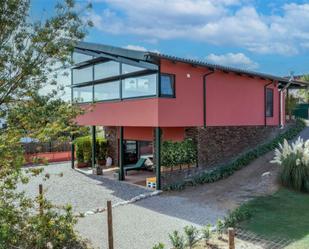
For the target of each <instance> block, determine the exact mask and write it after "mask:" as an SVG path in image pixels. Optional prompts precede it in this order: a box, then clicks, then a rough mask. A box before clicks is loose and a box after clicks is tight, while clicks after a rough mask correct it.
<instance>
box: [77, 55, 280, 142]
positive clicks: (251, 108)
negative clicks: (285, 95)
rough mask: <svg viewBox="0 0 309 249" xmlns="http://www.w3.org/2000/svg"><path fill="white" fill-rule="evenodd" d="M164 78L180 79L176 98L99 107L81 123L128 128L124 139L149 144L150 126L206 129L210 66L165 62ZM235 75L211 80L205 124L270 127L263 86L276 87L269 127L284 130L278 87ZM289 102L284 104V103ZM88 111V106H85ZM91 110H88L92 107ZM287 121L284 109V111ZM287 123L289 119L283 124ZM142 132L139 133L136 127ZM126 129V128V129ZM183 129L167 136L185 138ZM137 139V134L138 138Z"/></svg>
mask: <svg viewBox="0 0 309 249" xmlns="http://www.w3.org/2000/svg"><path fill="white" fill-rule="evenodd" d="M160 68H161V71H160V72H161V73H168V74H173V75H175V89H176V90H175V92H176V94H175V98H162V97H161V98H158V97H151V98H141V99H127V100H116V101H109V102H101V103H96V104H95V105H94V106H93V107H91V108H86V109H87V111H86V113H85V114H84V115H82V116H80V117H78V118H77V122H78V124H80V125H99V126H124V127H132V128H130V129H129V128H127V131H125V136H126V137H128V138H129V137H130V138H133V137H134V136H135V135H134V136H133V135H132V134H136V136H138V137H139V138H141V139H142V138H143V139H146V138H147V139H150V137H151V136H152V134H151V132H152V129H146V127H149V128H150V127H199V126H203V125H204V102H203V101H204V99H203V98H204V93H203V75H204V74H206V73H209V72H210V71H209V69H208V68H206V67H193V66H192V65H190V64H187V63H181V62H177V63H175V62H172V61H169V60H165V59H161V61H160ZM270 82H271V81H270V80H266V79H261V78H257V77H249V76H246V75H238V74H235V73H233V72H223V71H219V70H218V71H215V72H214V73H213V74H211V75H209V76H207V78H206V94H205V96H206V110H205V111H206V125H207V126H251V125H255V126H256V125H264V124H265V96H264V86H265V85H267V84H268V86H267V88H272V89H273V90H274V91H273V93H274V96H273V117H268V118H266V124H267V125H270V126H275V125H279V115H280V114H279V112H280V110H279V109H280V108H279V106H280V104H279V90H278V84H277V82H276V81H274V82H273V83H272V84H270V85H269V83H270ZM283 102H284V101H282V103H283ZM85 106H87V105H85ZM88 106H89V105H88ZM281 112H282V113H281V115H282V117H284V116H285V113H284V108H282V110H281ZM282 120H284V119H282ZM134 127H140V128H138V129H137V128H134ZM125 130H126V129H125ZM182 130H183V129H179V128H178V130H177V131H176V130H175V131H173V132H170V133H168V132H166V134H169V135H167V137H169V138H175V139H180V138H181V135H179V134H180V133H181V132H179V131H182ZM137 134H138V135H137Z"/></svg>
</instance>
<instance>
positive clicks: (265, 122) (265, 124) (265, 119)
mask: <svg viewBox="0 0 309 249" xmlns="http://www.w3.org/2000/svg"><path fill="white" fill-rule="evenodd" d="M273 83H274V81H273V80H272V81H271V82H269V83H267V84H266V85H264V126H265V127H266V126H267V117H266V89H267V87H268V86H269V85H271V84H273Z"/></svg>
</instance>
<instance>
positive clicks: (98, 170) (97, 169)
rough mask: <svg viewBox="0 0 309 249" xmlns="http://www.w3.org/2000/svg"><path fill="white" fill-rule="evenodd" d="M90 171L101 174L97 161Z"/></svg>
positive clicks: (101, 170) (101, 169) (100, 167)
mask: <svg viewBox="0 0 309 249" xmlns="http://www.w3.org/2000/svg"><path fill="white" fill-rule="evenodd" d="M92 173H93V174H95V175H103V168H102V166H101V165H99V164H98V163H96V164H95V167H94V168H93V169H92Z"/></svg>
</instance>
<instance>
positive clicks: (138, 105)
mask: <svg viewBox="0 0 309 249" xmlns="http://www.w3.org/2000/svg"><path fill="white" fill-rule="evenodd" d="M85 108H86V109H87V111H86V113H85V114H84V115H82V116H79V117H78V118H77V123H78V124H80V125H100V126H155V125H156V124H157V123H158V99H157V98H148V99H138V100H137V99H130V100H123V101H111V102H101V103H96V104H95V105H94V106H92V107H91V106H89V105H87V106H85Z"/></svg>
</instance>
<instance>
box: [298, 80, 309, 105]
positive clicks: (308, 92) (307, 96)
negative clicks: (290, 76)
mask: <svg viewBox="0 0 309 249" xmlns="http://www.w3.org/2000/svg"><path fill="white" fill-rule="evenodd" d="M301 80H302V81H305V82H308V83H309V74H307V75H304V76H303V77H301ZM299 94H300V97H301V99H302V100H303V101H304V102H305V103H308V104H309V87H307V88H306V89H301V90H299Z"/></svg>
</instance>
